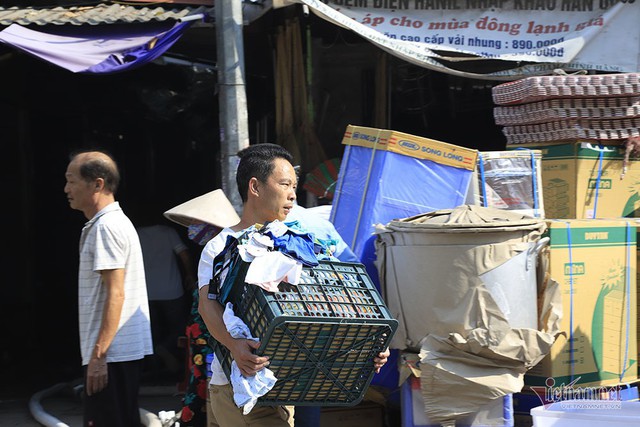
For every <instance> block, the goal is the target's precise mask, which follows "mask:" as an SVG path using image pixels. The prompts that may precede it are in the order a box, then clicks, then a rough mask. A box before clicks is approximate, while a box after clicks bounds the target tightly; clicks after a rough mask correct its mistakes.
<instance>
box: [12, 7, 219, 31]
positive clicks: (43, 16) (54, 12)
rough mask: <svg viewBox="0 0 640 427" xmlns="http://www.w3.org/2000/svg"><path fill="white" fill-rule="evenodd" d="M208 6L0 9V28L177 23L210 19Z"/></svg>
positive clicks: (211, 11)
mask: <svg viewBox="0 0 640 427" xmlns="http://www.w3.org/2000/svg"><path fill="white" fill-rule="evenodd" d="M213 10H214V8H212V7H206V6H199V7H192V6H191V7H190V6H178V5H170V7H169V6H165V7H163V6H156V5H153V6H131V5H122V4H106V3H100V4H97V5H94V6H67V7H63V6H56V7H49V8H47V7H2V6H0V26H9V25H11V24H19V25H23V26H27V25H102V24H127V23H144V22H152V21H178V20H181V19H183V18H185V17H187V16H189V15H199V14H204V15H205V16H211V17H213Z"/></svg>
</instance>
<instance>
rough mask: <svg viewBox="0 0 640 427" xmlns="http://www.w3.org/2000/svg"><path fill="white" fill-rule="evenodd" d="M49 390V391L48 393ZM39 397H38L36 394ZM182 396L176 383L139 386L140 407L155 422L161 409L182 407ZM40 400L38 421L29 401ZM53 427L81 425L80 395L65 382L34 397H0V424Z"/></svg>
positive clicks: (177, 409) (24, 426)
mask: <svg viewBox="0 0 640 427" xmlns="http://www.w3.org/2000/svg"><path fill="white" fill-rule="evenodd" d="M49 392H50V394H49ZM39 396H40V398H39V399H38V397H39ZM181 399H182V396H181V395H180V394H179V393H178V392H177V388H176V387H175V386H163V385H158V386H144V385H143V386H142V387H141V389H140V408H141V409H144V410H145V411H147V414H146V419H147V420H154V419H155V424H151V425H160V424H158V421H159V418H158V417H157V416H158V414H159V413H160V411H175V412H176V413H177V412H178V411H180V409H181V405H182V403H181ZM30 401H31V402H32V403H34V402H35V403H37V402H39V403H40V405H41V409H42V411H37V410H36V411H35V413H37V414H40V415H39V416H38V417H39V420H40V421H43V422H39V421H38V420H37V419H36V418H34V416H33V415H32V413H31V411H30V408H29V403H30ZM42 425H46V426H56V427H65V426H68V427H82V406H81V402H80V399H79V397H77V396H75V395H74V393H73V390H72V389H71V387H69V386H68V385H60V386H59V387H57V386H52V387H51V388H49V389H45V390H43V391H41V392H38V393H36V394H34V396H31V397H26V398H15V399H1V400H0V427H10V426H20V427H38V426H42Z"/></svg>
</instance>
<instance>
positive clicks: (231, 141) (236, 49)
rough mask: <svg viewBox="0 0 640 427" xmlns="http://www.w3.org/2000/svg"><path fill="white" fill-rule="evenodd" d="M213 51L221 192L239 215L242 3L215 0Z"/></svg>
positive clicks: (244, 138)
mask: <svg viewBox="0 0 640 427" xmlns="http://www.w3.org/2000/svg"><path fill="white" fill-rule="evenodd" d="M215 14H216V46H217V47H216V49H217V57H218V87H219V91H220V93H219V101H218V102H219V110H220V154H221V162H220V163H221V167H222V190H223V191H224V192H225V194H226V195H227V197H228V198H229V201H230V202H231V204H232V205H233V207H234V208H236V210H237V211H238V213H241V212H242V199H241V198H240V194H238V187H237V185H236V180H235V175H236V166H237V164H238V156H237V155H236V153H237V152H238V151H239V150H241V149H243V148H246V147H248V146H249V130H248V129H249V126H248V118H247V117H248V114H247V95H246V92H245V80H244V44H243V37H242V1H240V0H215Z"/></svg>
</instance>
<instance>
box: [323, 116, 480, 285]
mask: <svg viewBox="0 0 640 427" xmlns="http://www.w3.org/2000/svg"><path fill="white" fill-rule="evenodd" d="M342 143H343V144H345V145H346V147H345V152H344V155H343V158H342V164H341V166H340V172H339V175H338V182H337V184H336V191H335V194H334V201H333V208H332V211H331V222H333V224H334V225H335V227H336V229H337V230H338V232H339V233H340V235H341V236H342V238H343V239H344V240H345V242H346V243H347V245H349V247H351V249H352V250H353V252H354V253H355V254H356V256H358V257H359V258H360V261H361V262H362V263H363V264H364V265H365V267H366V268H367V272H368V273H369V276H371V278H372V279H373V280H374V282H375V283H376V286H378V288H380V285H379V280H378V273H377V270H376V269H375V266H374V264H373V263H374V260H375V245H374V241H375V236H374V229H375V224H377V223H380V224H386V223H387V222H389V221H391V220H393V219H398V218H406V217H410V216H414V215H418V214H421V213H426V212H431V211H435V210H439V209H450V208H454V207H456V206H459V205H461V204H464V202H465V198H466V194H467V190H468V188H469V183H470V180H471V176H472V173H473V169H474V167H475V164H476V159H477V151H476V150H472V149H468V148H464V147H458V146H456V145H452V144H447V143H444V142H440V141H435V140H432V139H428V138H422V137H418V136H414V135H409V134H405V133H401V132H396V131H391V130H384V129H375V128H366V127H360V126H352V125H349V126H348V127H347V131H346V132H345V136H344V138H343V140H342Z"/></svg>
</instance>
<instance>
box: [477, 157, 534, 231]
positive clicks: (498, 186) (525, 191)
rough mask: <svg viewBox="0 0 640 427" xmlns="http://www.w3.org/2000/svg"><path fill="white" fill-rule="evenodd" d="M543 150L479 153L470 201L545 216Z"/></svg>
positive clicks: (532, 215) (480, 204)
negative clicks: (542, 169)
mask: <svg viewBox="0 0 640 427" xmlns="http://www.w3.org/2000/svg"><path fill="white" fill-rule="evenodd" d="M541 158H542V153H541V152H540V150H511V151H483V152H480V153H478V161H477V166H476V168H475V170H474V172H473V178H472V179H471V185H469V192H468V193H467V204H470V205H478V206H485V207H490V208H496V209H505V210H510V211H513V212H518V213H522V214H524V215H528V216H530V217H533V218H544V216H545V214H544V201H543V195H542V171H541Z"/></svg>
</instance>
